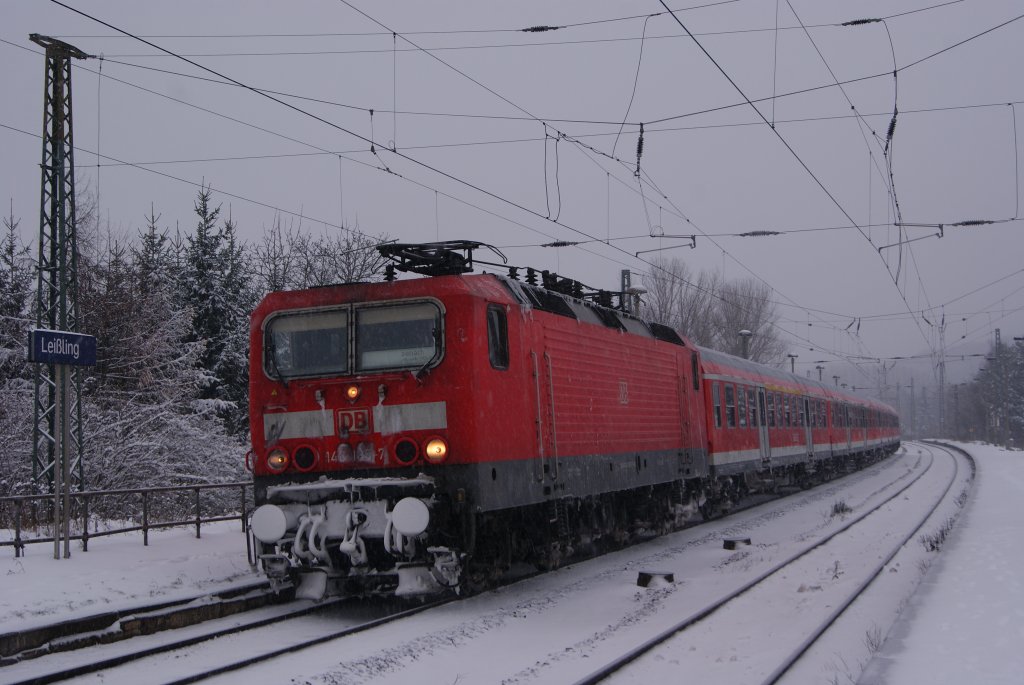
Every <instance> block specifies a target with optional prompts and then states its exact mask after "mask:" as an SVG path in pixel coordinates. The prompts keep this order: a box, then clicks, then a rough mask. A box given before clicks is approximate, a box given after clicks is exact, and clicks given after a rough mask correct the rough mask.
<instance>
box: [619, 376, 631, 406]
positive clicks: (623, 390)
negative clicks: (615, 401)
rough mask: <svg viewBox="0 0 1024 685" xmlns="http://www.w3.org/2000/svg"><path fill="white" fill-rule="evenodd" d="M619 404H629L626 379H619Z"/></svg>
mask: <svg viewBox="0 0 1024 685" xmlns="http://www.w3.org/2000/svg"><path fill="white" fill-rule="evenodd" d="M619 404H629V386H627V385H626V381H619Z"/></svg>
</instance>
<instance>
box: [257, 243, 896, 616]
mask: <svg viewBox="0 0 1024 685" xmlns="http://www.w3.org/2000/svg"><path fill="white" fill-rule="evenodd" d="M478 247H480V245H479V244H478V243H466V242H459V243H437V244H428V245H419V246H413V245H388V246H384V247H382V248H381V249H382V252H383V253H384V254H385V256H388V257H390V258H391V259H393V260H394V261H395V262H397V263H398V268H399V269H401V270H409V271H416V272H420V273H427V274H430V277H428V278H418V279H411V280H394V279H393V278H389V279H388V280H387V281H385V282H383V283H372V284H370V283H353V284H346V285H337V286H329V287H324V288H316V289H312V290H304V291H295V292H277V293H271V294H270V295H268V296H267V297H266V298H265V299H264V300H263V302H262V303H261V304H260V305H259V307H258V308H257V309H256V311H255V312H254V314H253V317H252V326H251V333H250V364H251V368H250V419H251V429H252V446H253V463H252V468H253V474H254V481H255V491H256V502H257V504H258V505H259V506H258V507H257V509H256V510H255V511H254V512H253V514H252V518H251V521H250V523H251V525H250V533H251V537H250V541H251V545H252V557H251V560H252V561H253V562H254V563H259V565H260V566H261V568H262V569H263V571H264V572H265V573H266V574H267V576H268V577H269V578H270V579H271V580H272V581H273V582H274V583H275V584H276V585H277V586H283V585H288V584H296V585H297V587H298V593H299V595H300V596H307V597H320V596H322V595H323V594H324V593H327V592H330V593H332V594H367V593H386V594H398V595H406V594H428V593H434V592H440V591H443V590H445V589H456V590H458V589H462V588H465V587H474V586H476V585H477V584H481V585H482V584H485V583H486V582H488V580H489V579H490V576H493V575H496V574H500V573H502V572H504V571H505V570H507V569H509V568H511V567H513V566H514V565H515V564H517V563H518V562H525V563H528V564H531V565H534V566H540V567H552V566H556V565H558V564H559V563H560V562H561V561H562V560H564V559H566V558H568V557H569V556H571V555H573V554H574V553H575V552H577V551H579V550H580V549H581V548H586V550H585V551H587V552H593V551H599V550H601V549H606V548H611V547H614V546H618V545H621V544H623V543H624V542H626V541H628V540H629V539H630V538H631V537H633V536H635V535H638V534H652V533H656V532H664V531H667V530H671V529H672V528H675V527H678V526H680V525H682V524H683V523H685V521H686V520H688V519H689V518H690V517H691V516H693V515H694V513H695V512H696V511H697V510H703V513H704V514H705V515H709V514H711V513H712V511H713V510H715V509H717V508H719V507H727V506H729V504H730V503H731V502H733V501H735V500H736V499H737V498H738V497H740V496H742V495H743V494H744V493H745V492H747V491H750V490H753V489H758V488H763V487H767V486H774V485H777V484H779V483H780V482H794V483H802V482H803V481H804V480H806V479H807V478H809V477H810V476H811V475H812V474H814V473H815V472H816V471H820V470H821V469H823V468H826V469H830V470H831V469H837V468H839V467H840V466H842V465H843V464H844V463H845V462H846V461H847V460H849V459H851V458H860V457H863V456H867V455H869V454H877V453H882V452H884V451H891V450H893V449H895V446H896V444H898V431H899V429H898V425H897V423H896V420H895V414H894V413H893V412H892V410H891V409H889V408H888V407H885V406H884V405H881V404H878V403H872V402H868V401H865V400H862V399H859V398H854V397H852V396H848V395H845V394H840V393H838V392H837V389H835V388H830V387H828V386H825V385H823V384H820V383H814V382H811V381H807V380H805V379H800V378H798V377H796V376H793V375H792V374H788V373H784V372H781V371H777V370H775V369H770V368H767V367H764V366H760V365H757V364H753V363H751V362H746V361H744V360H740V359H735V358H733V357H729V356H727V355H722V354H720V353H717V352H713V351H710V350H703V349H699V348H696V347H694V346H692V345H691V344H689V343H688V342H687V341H686V340H684V339H683V338H681V337H680V336H679V335H678V334H677V333H676V332H675V331H673V330H672V329H671V328H668V327H666V326H663V325H659V324H656V323H650V322H645V321H642V320H640V319H639V318H637V317H635V316H632V315H630V314H628V313H626V312H624V311H621V310H620V309H614V308H612V307H611V306H610V305H611V303H612V302H611V299H612V298H611V295H610V294H608V293H593V294H591V295H590V296H584V295H583V292H582V289H581V287H580V286H579V284H577V283H575V282H572V281H567V280H565V279H560V278H557V277H554V276H550V275H548V274H546V273H545V274H544V275H543V283H542V284H539V285H537V284H533V283H531V281H534V280H536V279H535V276H536V274H533V273H532V271H531V272H530V274H529V275H528V277H527V282H521V281H519V280H517V279H516V277H515V271H514V270H512V273H511V274H510V276H508V277H503V276H497V275H489V274H471V273H470V272H471V271H472V264H473V262H472V250H473V249H475V248H478ZM872 422H873V423H872ZM872 427H874V428H872ZM872 430H874V432H871V431H872Z"/></svg>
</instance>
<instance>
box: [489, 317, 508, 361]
mask: <svg viewBox="0 0 1024 685" xmlns="http://www.w3.org/2000/svg"><path fill="white" fill-rule="evenodd" d="M487 350H488V354H489V356H490V358H491V366H493V367H494V368H495V369H499V370H505V369H507V368H508V320H507V319H506V317H505V308H504V307H502V306H500V305H496V304H491V305H488V306H487Z"/></svg>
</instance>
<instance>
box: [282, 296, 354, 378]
mask: <svg viewBox="0 0 1024 685" xmlns="http://www.w3.org/2000/svg"><path fill="white" fill-rule="evenodd" d="M263 367H264V369H265V371H266V373H267V375H268V376H270V377H271V378H280V379H285V378H297V377H302V376H320V375H329V374H339V373H348V312H347V311H345V310H335V311H319V312H297V313H292V314H284V315H281V316H275V317H274V318H273V319H271V320H270V321H268V322H267V326H266V331H265V335H264V350H263Z"/></svg>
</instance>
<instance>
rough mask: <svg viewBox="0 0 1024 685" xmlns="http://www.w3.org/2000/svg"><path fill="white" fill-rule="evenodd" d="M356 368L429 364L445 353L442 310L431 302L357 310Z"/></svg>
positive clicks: (389, 367)
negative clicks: (442, 352) (443, 347)
mask: <svg viewBox="0 0 1024 685" xmlns="http://www.w3.org/2000/svg"><path fill="white" fill-rule="evenodd" d="M355 325H356V337H355V353H356V354H355V358H356V371H377V370H380V369H404V368H416V367H425V366H427V365H428V364H430V363H431V362H432V361H434V360H436V359H438V358H440V356H441V310H440V309H439V308H438V307H437V305H434V304H431V303H430V302H417V303H414V304H397V305H388V306H377V307H365V308H360V309H357V310H356V313H355Z"/></svg>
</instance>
